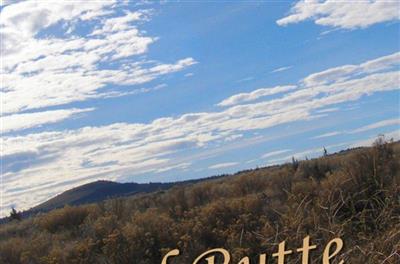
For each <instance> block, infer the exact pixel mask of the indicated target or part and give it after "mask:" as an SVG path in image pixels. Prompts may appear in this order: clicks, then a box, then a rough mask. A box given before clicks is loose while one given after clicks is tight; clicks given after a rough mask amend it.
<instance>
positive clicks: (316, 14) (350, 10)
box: [277, 0, 400, 29]
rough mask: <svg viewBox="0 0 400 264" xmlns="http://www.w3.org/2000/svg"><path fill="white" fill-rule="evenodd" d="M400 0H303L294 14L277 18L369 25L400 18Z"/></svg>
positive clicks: (281, 21)
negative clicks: (399, 0)
mask: <svg viewBox="0 0 400 264" xmlns="http://www.w3.org/2000/svg"><path fill="white" fill-rule="evenodd" d="M399 8H400V6H399V2H398V1H387V0H359V1H336V0H326V1H320V0H302V1H298V2H297V3H296V4H295V5H294V6H293V7H292V9H291V11H290V14H289V15H288V16H286V17H284V18H281V19H279V20H278V21H277V24H278V25H280V26H285V25H288V24H294V23H299V22H302V21H304V20H313V21H314V22H315V24H317V25H322V26H330V27H335V28H344V29H355V28H366V27H368V26H371V25H373V24H377V23H382V22H388V21H394V20H398V19H399Z"/></svg>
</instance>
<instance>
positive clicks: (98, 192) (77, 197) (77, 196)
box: [30, 181, 173, 211]
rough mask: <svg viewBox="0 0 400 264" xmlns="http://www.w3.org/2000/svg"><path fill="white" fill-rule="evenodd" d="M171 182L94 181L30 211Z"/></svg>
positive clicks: (152, 189) (161, 187)
mask: <svg viewBox="0 0 400 264" xmlns="http://www.w3.org/2000/svg"><path fill="white" fill-rule="evenodd" d="M172 185H173V183H145V184H140V183H118V182H112V181H95V182H91V183H88V184H84V185H81V186H78V187H75V188H73V189H70V190H68V191H65V192H63V193H61V194H59V195H57V196H55V197H54V198H51V199H50V200H48V201H46V202H44V203H42V204H39V205H37V206H35V207H33V208H32V209H30V211H50V210H53V209H56V208H60V207H64V206H65V205H81V204H87V203H94V202H101V201H103V200H106V199H110V198H115V197H123V196H130V195H135V194H138V193H149V192H155V191H159V190H165V189H168V188H170V187H171V186H172Z"/></svg>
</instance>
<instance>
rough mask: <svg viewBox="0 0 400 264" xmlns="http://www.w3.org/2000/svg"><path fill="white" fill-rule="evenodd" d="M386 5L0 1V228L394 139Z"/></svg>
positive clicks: (392, 49)
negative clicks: (92, 194) (121, 188)
mask: <svg viewBox="0 0 400 264" xmlns="http://www.w3.org/2000/svg"><path fill="white" fill-rule="evenodd" d="M399 10H400V4H399V2H398V1H387V0H386V1H373V0H371V1H363V0H360V1H356V2H355V1H333V0H327V1H316V0H310V1H218V2H217V1H206V2H199V1H161V2H154V1H119V2H115V1H85V2H83V1H3V2H2V5H1V11H0V12H1V16H0V36H1V44H0V45H1V67H0V69H1V72H0V74H1V86H0V93H1V117H0V125H1V178H0V184H1V188H0V191H1V192H0V216H5V215H6V214H8V212H9V211H10V208H11V207H16V208H17V209H18V210H24V209H29V208H30V207H32V206H35V205H37V204H39V203H41V202H44V201H46V200H48V199H49V198H51V197H54V196H55V195H57V194H59V193H61V192H63V191H65V190H68V189H70V188H73V187H76V186H79V185H81V184H85V183H88V182H93V181H96V180H112V181H119V182H140V183H146V182H170V181H181V180H187V179H195V178H201V177H208V176H212V175H219V174H224V173H234V172H237V171H240V170H244V169H250V168H255V167H258V166H268V165H272V164H280V163H284V162H287V161H289V160H291V158H292V157H295V158H297V159H304V158H306V157H308V158H312V157H318V156H320V155H321V154H322V150H323V148H324V147H325V148H326V149H327V151H328V152H329V153H333V152H335V151H339V150H342V149H347V148H352V147H357V146H368V145H370V144H371V143H372V142H373V141H374V140H375V139H376V138H377V136H378V135H381V134H384V135H385V137H386V138H387V139H390V138H393V139H395V140H398V139H400V110H399V106H400V94H399V88H400V75H399V64H400V49H399V47H400V27H399V19H400V15H399Z"/></svg>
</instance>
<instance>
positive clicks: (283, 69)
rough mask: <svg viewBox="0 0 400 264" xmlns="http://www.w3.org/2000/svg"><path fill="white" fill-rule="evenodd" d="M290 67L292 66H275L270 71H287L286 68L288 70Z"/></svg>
mask: <svg viewBox="0 0 400 264" xmlns="http://www.w3.org/2000/svg"><path fill="white" fill-rule="evenodd" d="M291 68H292V66H285V67H280V68H277V69H275V70H273V71H271V73H276V72H282V71H287V70H289V69H291Z"/></svg>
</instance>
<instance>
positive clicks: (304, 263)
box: [297, 236, 317, 264]
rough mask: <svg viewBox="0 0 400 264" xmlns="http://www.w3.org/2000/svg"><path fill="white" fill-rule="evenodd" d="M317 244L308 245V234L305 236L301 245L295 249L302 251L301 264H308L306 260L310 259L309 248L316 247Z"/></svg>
mask: <svg viewBox="0 0 400 264" xmlns="http://www.w3.org/2000/svg"><path fill="white" fill-rule="evenodd" d="M316 248H317V246H316V245H312V246H310V236H306V237H305V238H304V239H303V247H302V248H299V249H297V252H303V256H302V262H301V263H302V264H308V261H309V260H310V254H309V253H310V250H311V249H316Z"/></svg>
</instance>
